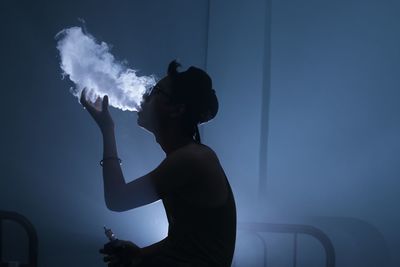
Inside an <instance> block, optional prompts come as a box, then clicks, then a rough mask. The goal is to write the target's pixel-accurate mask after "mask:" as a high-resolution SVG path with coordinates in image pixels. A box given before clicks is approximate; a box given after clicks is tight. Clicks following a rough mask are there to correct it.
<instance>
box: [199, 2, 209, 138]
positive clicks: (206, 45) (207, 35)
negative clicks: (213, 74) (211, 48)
mask: <svg viewBox="0 0 400 267" xmlns="http://www.w3.org/2000/svg"><path fill="white" fill-rule="evenodd" d="M206 5H207V6H206V37H205V39H206V41H205V45H204V63H203V64H204V67H203V68H204V70H205V71H206V72H207V68H208V37H209V35H210V9H211V0H206ZM199 133H200V136H201V138H202V140H204V128H203V125H200V126H199Z"/></svg>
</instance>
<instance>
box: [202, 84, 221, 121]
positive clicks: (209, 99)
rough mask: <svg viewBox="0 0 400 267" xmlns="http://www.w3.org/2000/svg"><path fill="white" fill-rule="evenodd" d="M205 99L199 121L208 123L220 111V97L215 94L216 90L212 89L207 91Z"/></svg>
mask: <svg viewBox="0 0 400 267" xmlns="http://www.w3.org/2000/svg"><path fill="white" fill-rule="evenodd" d="M205 93H206V94H205V97H204V99H203V101H204V102H203V105H204V106H203V107H204V108H203V110H202V111H201V112H200V114H199V123H206V122H208V121H210V120H212V119H213V118H214V117H215V116H216V115H217V113H218V107H219V105H218V99H217V96H216V95H215V90H214V89H210V90H207V92H205Z"/></svg>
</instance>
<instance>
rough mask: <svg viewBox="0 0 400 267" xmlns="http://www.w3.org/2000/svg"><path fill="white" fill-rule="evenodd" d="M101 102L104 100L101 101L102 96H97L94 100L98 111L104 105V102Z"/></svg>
mask: <svg viewBox="0 0 400 267" xmlns="http://www.w3.org/2000/svg"><path fill="white" fill-rule="evenodd" d="M101 102H102V101H101V97H100V96H98V97H97V98H96V102H94V107H95V108H96V109H97V110H98V111H100V110H101V106H102V103H101Z"/></svg>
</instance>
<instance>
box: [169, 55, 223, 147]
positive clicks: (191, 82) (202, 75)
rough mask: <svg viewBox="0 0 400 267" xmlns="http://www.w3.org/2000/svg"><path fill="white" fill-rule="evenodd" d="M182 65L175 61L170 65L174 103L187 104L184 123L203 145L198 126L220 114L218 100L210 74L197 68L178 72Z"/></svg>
mask: <svg viewBox="0 0 400 267" xmlns="http://www.w3.org/2000/svg"><path fill="white" fill-rule="evenodd" d="M180 66H181V65H180V64H179V63H178V62H176V60H173V61H171V62H170V63H169V65H168V77H170V79H171V86H172V101H173V102H174V103H179V104H185V106H186V113H185V116H184V123H185V127H186V130H187V131H188V133H189V134H191V135H192V136H194V138H195V140H196V141H197V142H198V143H201V140H200V134H199V129H198V126H197V125H198V124H202V123H205V122H208V121H209V120H211V119H213V118H214V117H215V115H217V112H218V99H217V96H216V95H215V90H214V89H212V80H211V78H210V76H208V74H207V73H206V72H205V71H203V70H201V69H199V68H196V67H193V66H191V67H189V68H188V69H187V70H186V71H182V72H178V70H177V69H178V68H179V67H180Z"/></svg>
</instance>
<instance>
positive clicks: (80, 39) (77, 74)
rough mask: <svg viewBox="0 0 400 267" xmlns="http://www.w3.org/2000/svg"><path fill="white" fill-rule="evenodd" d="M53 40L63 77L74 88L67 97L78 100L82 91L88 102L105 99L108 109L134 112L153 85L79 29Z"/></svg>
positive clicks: (70, 30)
mask: <svg viewBox="0 0 400 267" xmlns="http://www.w3.org/2000/svg"><path fill="white" fill-rule="evenodd" d="M56 39H57V40H58V42H57V49H58V50H59V52H60V56H61V64H60V67H61V69H62V70H63V76H64V77H65V76H67V77H68V78H69V79H70V80H71V81H72V82H73V83H74V84H75V87H74V88H71V93H72V94H73V95H74V96H76V97H77V98H78V99H79V98H80V95H81V92H82V90H83V89H84V88H85V87H86V88H87V89H88V93H87V98H88V99H90V100H91V101H92V102H94V101H95V99H96V98H97V97H98V96H100V97H103V96H104V95H108V96H109V105H110V106H113V107H116V108H119V109H122V110H129V111H137V110H139V109H140V103H141V101H142V97H143V94H144V93H145V92H146V91H147V90H149V89H150V88H151V87H153V86H154V85H155V84H156V80H155V77H154V76H153V75H151V76H137V75H136V71H135V70H133V69H130V68H128V67H127V66H126V64H124V63H123V62H119V61H117V60H116V59H115V58H114V56H113V55H112V54H111V53H110V47H109V46H108V45H107V44H106V43H105V42H101V43H100V44H99V43H97V42H96V40H95V38H94V37H93V36H91V35H90V34H88V33H85V32H84V31H83V30H82V28H80V27H72V28H68V29H64V30H62V31H61V32H59V33H58V34H57V35H56Z"/></svg>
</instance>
